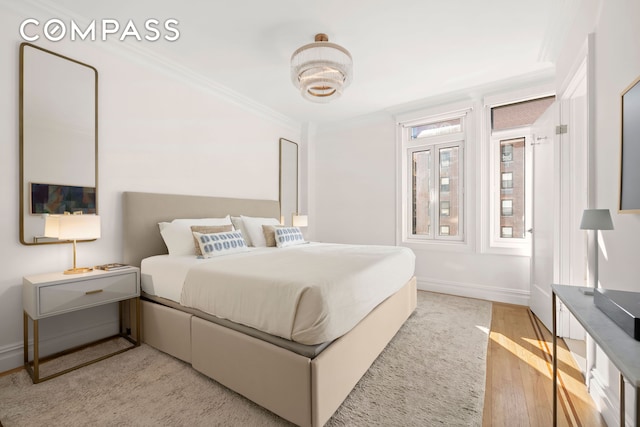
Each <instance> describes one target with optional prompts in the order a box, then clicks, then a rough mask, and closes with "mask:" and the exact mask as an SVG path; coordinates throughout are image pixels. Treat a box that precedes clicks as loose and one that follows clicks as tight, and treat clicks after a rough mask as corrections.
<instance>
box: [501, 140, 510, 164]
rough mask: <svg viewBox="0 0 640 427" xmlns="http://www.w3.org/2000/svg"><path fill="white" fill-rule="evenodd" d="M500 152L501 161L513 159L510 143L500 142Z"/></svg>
mask: <svg viewBox="0 0 640 427" xmlns="http://www.w3.org/2000/svg"><path fill="white" fill-rule="evenodd" d="M500 148H501V150H500V151H501V153H502V162H511V161H513V145H512V144H502V145H501V146H500Z"/></svg>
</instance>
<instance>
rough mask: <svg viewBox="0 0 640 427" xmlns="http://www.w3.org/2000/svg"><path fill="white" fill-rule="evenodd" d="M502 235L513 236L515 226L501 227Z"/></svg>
mask: <svg viewBox="0 0 640 427" xmlns="http://www.w3.org/2000/svg"><path fill="white" fill-rule="evenodd" d="M500 237H508V238H510V237H513V227H500Z"/></svg>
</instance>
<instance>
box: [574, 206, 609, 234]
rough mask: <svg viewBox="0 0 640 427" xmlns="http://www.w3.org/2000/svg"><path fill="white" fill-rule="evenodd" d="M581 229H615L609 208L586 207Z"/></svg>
mask: <svg viewBox="0 0 640 427" xmlns="http://www.w3.org/2000/svg"><path fill="white" fill-rule="evenodd" d="M580 229H581V230H613V222H612V221H611V214H610V213H609V209H585V210H584V212H583V213H582V221H581V222H580Z"/></svg>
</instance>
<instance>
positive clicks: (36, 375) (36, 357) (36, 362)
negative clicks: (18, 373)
mask: <svg viewBox="0 0 640 427" xmlns="http://www.w3.org/2000/svg"><path fill="white" fill-rule="evenodd" d="M39 339H40V337H39V336H38V319H35V320H34V321H33V382H34V383H39V382H40V353H39V349H38V341H39Z"/></svg>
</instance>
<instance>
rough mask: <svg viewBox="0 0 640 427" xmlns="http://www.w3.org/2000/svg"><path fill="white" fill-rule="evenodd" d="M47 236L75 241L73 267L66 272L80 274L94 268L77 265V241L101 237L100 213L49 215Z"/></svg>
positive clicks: (45, 226) (45, 223)
mask: <svg viewBox="0 0 640 427" xmlns="http://www.w3.org/2000/svg"><path fill="white" fill-rule="evenodd" d="M44 235H45V237H54V238H57V239H58V240H71V241H73V268H70V269H69V270H65V271H64V274H79V273H86V272H88V271H91V270H93V268H90V267H76V241H77V240H90V239H97V238H99V237H100V217H99V216H98V215H82V213H78V214H73V215H71V214H69V213H68V212H65V214H64V215H47V216H46V217H45V221H44Z"/></svg>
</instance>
